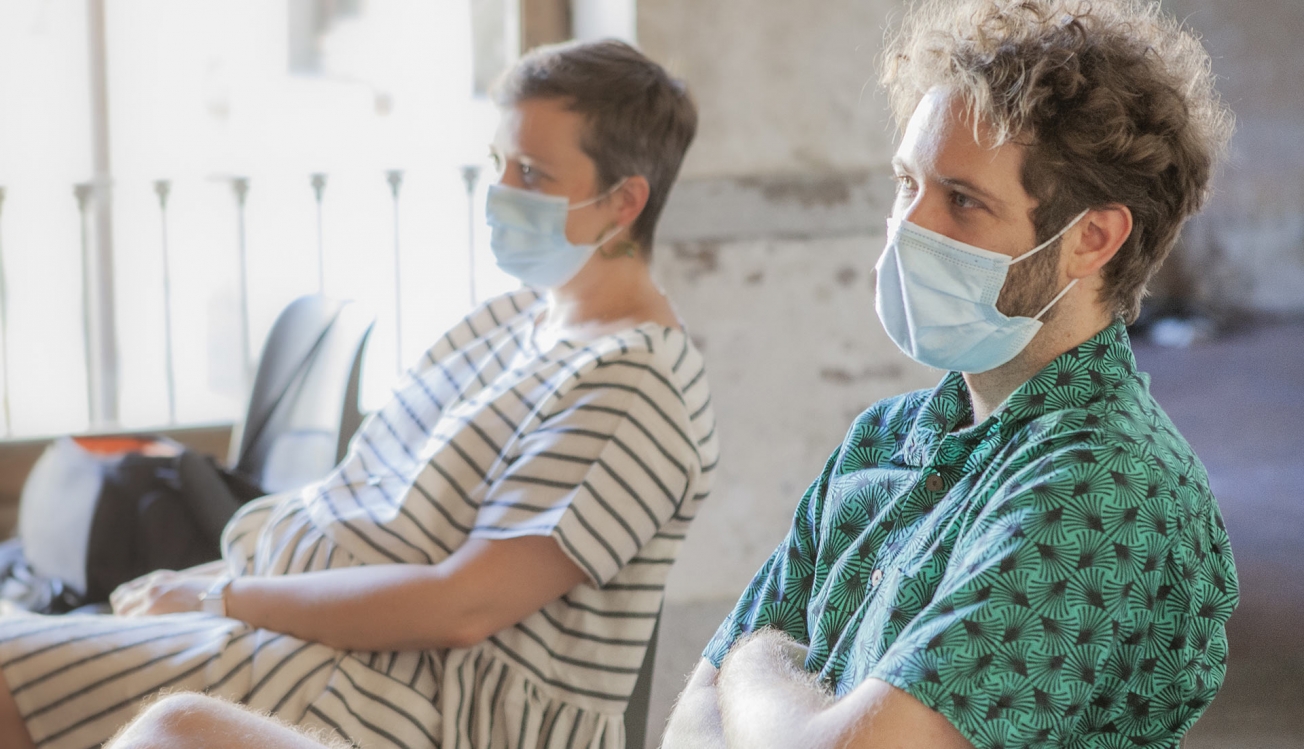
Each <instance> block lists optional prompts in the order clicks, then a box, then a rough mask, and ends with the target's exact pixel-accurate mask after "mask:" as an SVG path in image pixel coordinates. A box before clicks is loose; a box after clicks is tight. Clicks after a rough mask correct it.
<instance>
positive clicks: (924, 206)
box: [897, 190, 950, 235]
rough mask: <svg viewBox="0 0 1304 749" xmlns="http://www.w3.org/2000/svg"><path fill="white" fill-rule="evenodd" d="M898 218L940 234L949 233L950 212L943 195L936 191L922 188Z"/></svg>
mask: <svg viewBox="0 0 1304 749" xmlns="http://www.w3.org/2000/svg"><path fill="white" fill-rule="evenodd" d="M897 218H898V219H900V220H904V221H909V222H910V223H912V224H914V225H915V226H918V227H920V228H923V229H927V230H929V231H934V232H937V233H938V234H946V235H949V231H948V229H949V227H950V213H949V212H948V211H947V210H946V205H945V204H944V203H943V199H942V196H941V195H939V194H938V193H936V192H930V191H928V190H921V191H920V192H919V194H917V195H916V196H915V199H914V200H912V201H910V204H909V205H907V206H905V207H904V208H903V209H902V211H901V214H900V215H899V216H897Z"/></svg>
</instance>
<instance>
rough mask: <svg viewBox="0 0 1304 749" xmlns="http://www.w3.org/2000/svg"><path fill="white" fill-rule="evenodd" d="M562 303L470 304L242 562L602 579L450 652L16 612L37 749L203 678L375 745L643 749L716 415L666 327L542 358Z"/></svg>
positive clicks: (243, 539)
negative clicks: (525, 566)
mask: <svg viewBox="0 0 1304 749" xmlns="http://www.w3.org/2000/svg"><path fill="white" fill-rule="evenodd" d="M543 305H544V302H543V300H541V299H540V298H538V296H537V295H536V294H535V293H534V292H531V291H521V292H516V293H514V294H510V295H506V296H503V297H499V298H496V299H494V300H492V301H490V302H488V303H486V304H484V305H483V306H481V307H479V308H478V309H477V310H475V311H474V312H472V313H471V314H470V315H468V316H467V317H466V318H465V319H464V320H463V321H462V322H461V323H459V324H458V325H457V326H456V327H455V328H454V329H453V330H451V331H449V332H448V333H447V334H446V335H445V336H444V338H443V339H442V340H440V341H439V343H437V344H436V345H435V346H434V347H433V348H432V349H431V350H430V351H429V352H428V353H427V355H426V356H425V358H424V359H423V360H422V362H421V364H419V365H418V366H417V367H416V368H414V369H413V370H412V371H411V372H410V373H409V374H408V376H407V377H406V378H405V379H404V381H403V382H402V383H400V385H399V386H398V387H397V388H396V389H395V393H394V396H393V398H392V399H391V401H390V403H388V404H387V405H386V406H385V407H384V408H383V409H382V410H380V411H379V412H377V413H376V414H374V415H373V416H371V417H370V418H369V419H368V421H367V422H366V423H365V424H364V425H363V427H362V428H361V429H360V431H359V434H358V435H357V436H356V437H355V438H354V440H353V442H352V444H351V446H350V449H349V454H348V456H347V457H346V458H345V460H344V461H343V462H342V463H341V464H340V466H339V467H337V468H336V469H335V470H334V471H333V472H332V473H331V474H330V475H329V476H328V477H326V478H325V479H323V480H322V481H321V482H319V483H317V484H314V485H312V486H310V487H308V488H307V489H305V490H303V491H301V492H296V493H293V494H285V495H276V496H272V497H266V498H263V499H261V500H257V501H255V502H253V503H250V504H249V505H247V506H246V507H245V509H243V510H242V511H241V512H240V513H239V514H238V515H237V516H236V517H235V518H234V519H233V520H232V521H231V523H230V524H229V525H228V526H227V529H226V533H225V537H224V543H223V546H224V554H225V558H226V560H227V562H228V565H229V566H230V568H231V569H232V571H233V572H234V573H236V574H242V575H284V574H292V573H296V572H304V571H309V570H319V569H327V568H338V567H347V566H351V565H360V564H380V563H392V562H406V563H416V564H432V563H437V562H439V561H440V560H442V559H444V558H446V557H448V556H449V555H450V554H451V553H452V552H453V551H454V550H456V549H457V548H458V547H459V546H460V545H461V544H462V543H463V542H464V541H465V540H466V539H467V538H471V537H475V538H487V539H505V538H512V537H519V536H531V535H550V536H552V537H553V538H555V539H556V540H557V542H558V544H559V545H560V547H561V548H562V549H564V550H565V552H566V553H567V554H568V555H569V556H570V557H571V558H572V559H573V560H574V561H575V563H576V564H578V565H579V566H580V567H582V568H583V569H584V570H585V571H586V572H587V573H588V576H589V578H590V581H589V583H588V584H584V585H580V586H578V587H576V588H575V589H573V590H571V591H570V592H568V593H567V594H565V595H564V596H562V597H561V598H560V599H558V600H556V601H554V602H552V603H550V604H548V605H547V606H545V607H544V608H543V609H542V610H540V611H539V612H537V613H535V614H533V615H532V616H530V617H528V618H527V619H525V620H524V621H522V622H521V623H520V624H517V625H515V626H513V627H509V628H507V629H504V630H502V631H500V632H498V633H496V634H494V635H493V636H491V637H490V638H489V639H488V640H487V641H485V642H483V643H481V644H479V645H476V646H474V647H471V648H467V649H457V650H447V651H416V652H394V653H362V652H344V651H338V650H335V649H333V648H330V647H327V646H325V645H321V644H318V643H311V642H304V641H301V640H297V639H295V638H293V637H289V636H287V635H283V634H278V633H275V632H270V631H267V630H258V629H252V628H250V627H249V626H247V625H245V624H243V623H241V622H237V621H233V620H229V619H222V618H218V617H213V616H210V615H205V614H200V613H191V614H176V615H170V616H163V617H146V618H136V619H123V618H118V617H112V616H69V617H58V618H47V617H35V616H15V617H10V618H4V619H0V668H2V669H3V672H4V677H5V679H6V680H7V682H8V684H9V685H10V688H11V690H12V691H13V694H14V698H15V700H16V702H17V704H18V706H19V710H20V711H21V712H22V714H23V716H24V718H25V719H26V721H27V726H28V728H29V731H30V732H31V734H32V736H33V738H34V739H35V741H36V742H37V744H38V746H40V747H43V748H45V747H50V748H54V747H57V748H59V749H64V748H65V747H66V748H67V749H86V748H88V747H95V746H98V745H99V743H100V742H102V741H104V740H105V739H107V738H108V737H109V736H110V735H111V734H112V733H113V732H114V731H115V730H116V729H117V728H118V727H119V726H120V725H122V724H123V723H125V722H127V721H128V720H130V719H131V717H132V716H133V715H134V714H135V711H136V709H137V706H138V704H139V701H140V700H141V699H142V698H143V697H147V696H149V695H152V694H155V693H157V692H158V691H160V690H165V689H187V690H199V691H206V692H208V693H210V694H215V695H220V696H223V697H226V698H229V699H233V700H238V701H240V702H243V703H245V704H247V705H250V706H251V707H254V708H256V709H260V710H265V711H270V712H273V713H276V714H277V715H279V716H280V717H281V718H283V719H285V720H287V721H289V722H291V723H297V724H300V725H303V726H307V727H311V728H318V729H321V728H325V729H329V730H332V731H335V732H336V733H338V734H339V735H340V736H342V737H343V738H345V739H346V740H349V741H352V742H355V743H356V744H357V745H359V746H361V747H366V748H368V749H371V748H373V747H374V748H376V749H380V748H382V747H409V748H411V749H415V748H416V747H444V748H445V749H454V748H455V747H456V748H461V749H470V748H471V747H475V748H476V749H485V748H490V749H499V748H508V747H510V748H513V749H515V748H516V747H522V748H533V747H540V748H543V747H591V748H592V749H624V747H625V738H624V724H623V718H622V715H623V712H624V709H625V705H626V702H627V701H628V698H629V695H630V692H631V691H632V690H633V687H634V682H635V680H636V677H637V673H638V669H639V666H640V664H641V663H642V660H643V655H644V652H645V649H646V643H647V641H648V638H649V636H650V635H651V632H652V627H653V624H654V621H655V618H656V616H657V613H658V611H659V610H660V606H661V599H662V589H663V586H664V583H665V579H666V574H667V572H668V571H669V567H670V564H671V562H672V561H673V560H674V558H675V554H676V553H677V551H678V549H679V545H680V543H681V542H682V540H683V538H684V533H685V531H686V530H687V528H688V524H689V522H690V521H691V520H692V518H693V516H694V514H695V513H696V511H697V508H698V505H699V503H700V502H701V501H702V500H703V499H705V498H706V496H707V493H708V491H709V489H710V484H711V475H712V470H713V469H714V467H715V465H716V456H717V443H716V437H715V423H714V421H715V420H714V416H713V414H712V411H711V399H710V395H709V392H708V388H707V383H706V376H705V374H704V369H703V362H702V357H701V356H700V354H699V353H698V352H697V350H696V349H695V348H694V347H693V345H692V343H691V341H690V340H689V339H688V336H687V335H686V334H684V333H683V332H681V331H678V330H674V329H670V328H666V327H663V326H661V325H657V324H651V323H649V324H644V325H640V326H638V327H635V328H631V329H628V330H626V331H624V332H621V333H618V334H613V335H610V336H606V337H603V338H601V339H598V340H593V341H585V342H567V341H563V342H560V343H558V344H557V345H556V346H553V347H552V348H551V349H550V350H548V351H540V350H538V349H537V348H536V347H535V345H534V336H533V333H534V327H535V324H536V321H537V318H538V317H539V315H540V314H541V313H542V311H543V309H544V306H543ZM377 613H378V615H383V612H377Z"/></svg>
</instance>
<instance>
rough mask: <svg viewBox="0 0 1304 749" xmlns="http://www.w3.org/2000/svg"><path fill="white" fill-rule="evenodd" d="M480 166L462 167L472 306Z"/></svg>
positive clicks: (468, 165)
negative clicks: (464, 185) (476, 193)
mask: <svg viewBox="0 0 1304 749" xmlns="http://www.w3.org/2000/svg"><path fill="white" fill-rule="evenodd" d="M480 171H481V169H480V166H479V165H478V164H467V165H466V166H463V167H462V181H463V182H464V183H466V251H467V255H466V259H467V278H468V279H469V283H470V286H471V306H472V307H474V306H475V302H476V298H475V188H476V185H477V184H479V182H480Z"/></svg>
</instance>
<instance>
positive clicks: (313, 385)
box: [231, 294, 375, 494]
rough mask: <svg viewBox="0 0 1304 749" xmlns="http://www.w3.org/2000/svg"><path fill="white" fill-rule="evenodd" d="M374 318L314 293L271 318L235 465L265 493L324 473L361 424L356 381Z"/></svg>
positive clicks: (353, 304) (354, 306) (350, 304)
mask: <svg viewBox="0 0 1304 749" xmlns="http://www.w3.org/2000/svg"><path fill="white" fill-rule="evenodd" d="M374 323H375V317H374V316H373V315H371V314H370V313H369V312H367V311H365V310H364V309H363V307H362V305H360V304H358V303H356V302H347V301H343V302H342V301H337V300H333V299H329V298H327V297H324V296H321V295H317V294H313V295H309V296H304V297H299V298H298V299H296V300H294V301H293V302H291V303H290V305H289V306H288V307H286V308H285V310H284V311H282V312H281V314H280V316H279V317H277V318H276V323H275V324H273V326H272V330H271V333H270V334H269V335H268V336H267V343H266V344H264V346H263V353H262V357H261V358H260V359H259V361H258V373H257V375H256V376H255V378H254V386H253V391H252V392H251V393H250V395H249V411H248V414H247V415H246V417H245V420H244V424H243V425H242V427H240V428H238V431H237V433H236V434H235V435H233V437H232V444H233V445H238V447H237V448H236V450H235V455H234V457H233V459H232V461H231V462H232V463H233V464H234V466H235V468H236V469H237V470H238V471H240V472H241V473H243V474H244V475H246V476H248V477H250V478H252V479H253V480H255V481H257V482H258V483H259V485H260V486H262V488H263V490H264V491H266V492H268V493H269V494H271V493H275V492H280V491H287V490H290V489H296V488H298V487H300V486H303V485H304V484H307V483H309V482H311V481H314V480H316V479H318V478H321V477H322V476H324V475H326V473H327V472H329V471H330V469H331V468H333V467H335V465H336V463H338V462H339V461H340V459H342V458H343V457H344V453H345V451H346V450H347V449H348V444H349V440H350V439H351V438H352V436H353V433H354V432H355V431H356V430H357V428H358V425H359V424H360V423H361V421H362V415H361V412H360V410H359V409H358V384H359V380H360V377H361V372H362V355H363V352H364V350H365V348H366V343H367V337H368V336H369V335H370V333H371V329H372V326H373V325H374Z"/></svg>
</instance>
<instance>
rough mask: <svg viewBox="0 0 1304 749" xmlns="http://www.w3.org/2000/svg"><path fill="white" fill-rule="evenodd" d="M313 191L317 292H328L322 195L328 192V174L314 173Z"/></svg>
mask: <svg viewBox="0 0 1304 749" xmlns="http://www.w3.org/2000/svg"><path fill="white" fill-rule="evenodd" d="M312 192H313V195H315V196H316V198H317V293H318V294H325V293H326V245H325V238H324V237H323V235H322V196H323V195H324V194H325V193H326V175H325V174H322V173H320V172H318V173H316V174H314V175H312Z"/></svg>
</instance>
